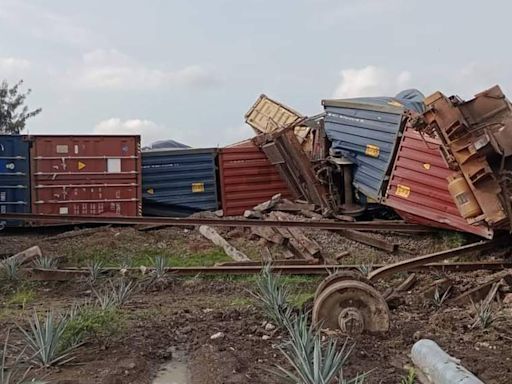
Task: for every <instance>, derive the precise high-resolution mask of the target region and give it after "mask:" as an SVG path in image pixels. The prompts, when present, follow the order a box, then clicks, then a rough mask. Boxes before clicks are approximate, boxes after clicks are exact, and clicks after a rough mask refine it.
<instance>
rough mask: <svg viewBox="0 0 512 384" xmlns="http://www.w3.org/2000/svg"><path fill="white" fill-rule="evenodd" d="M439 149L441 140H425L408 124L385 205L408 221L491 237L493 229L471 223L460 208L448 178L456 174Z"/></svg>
mask: <svg viewBox="0 0 512 384" xmlns="http://www.w3.org/2000/svg"><path fill="white" fill-rule="evenodd" d="M440 146H441V142H440V141H439V140H437V139H434V138H429V137H424V136H422V135H421V134H420V133H418V132H417V131H415V130H414V129H413V128H411V127H410V126H409V125H407V127H406V128H405V130H404V133H403V137H402V140H401V141H400V145H399V148H398V151H397V154H396V158H395V162H394V164H393V167H392V171H391V177H390V181H389V185H388V188H387V191H386V196H385V199H384V200H383V201H382V204H384V205H386V206H388V207H391V208H393V209H394V210H395V211H396V212H397V213H398V214H399V215H400V216H401V217H402V218H403V219H404V220H405V221H407V222H411V223H418V224H422V225H429V226H433V227H436V228H446V229H452V230H456V231H463V232H469V233H474V234H476V235H479V236H482V237H485V238H492V237H493V231H492V229H490V228H489V227H488V226H487V225H484V224H481V225H471V224H469V223H468V222H467V221H466V220H465V219H464V218H463V217H462V216H461V214H460V212H459V210H458V209H457V205H456V204H455V202H454V200H453V198H452V196H451V194H450V191H449V182H448V179H447V178H448V177H449V176H450V175H451V174H452V173H453V171H452V170H450V168H449V167H448V165H447V164H446V162H445V160H444V158H443V156H442V154H441V149H440Z"/></svg>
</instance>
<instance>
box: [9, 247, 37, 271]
mask: <svg viewBox="0 0 512 384" xmlns="http://www.w3.org/2000/svg"><path fill="white" fill-rule="evenodd" d="M42 255H43V253H42V252H41V248H39V246H37V245H34V246H33V247H30V248H27V249H25V250H24V251H21V252H18V253H17V254H15V255H13V256H11V257H8V258H7V259H5V260H2V261H0V268H3V266H4V265H6V264H9V263H12V262H14V261H15V262H16V263H17V264H19V265H22V264H25V263H28V262H30V261H32V260H35V259H36V258H38V257H41V256H42Z"/></svg>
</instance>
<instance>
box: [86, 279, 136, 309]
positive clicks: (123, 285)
mask: <svg viewBox="0 0 512 384" xmlns="http://www.w3.org/2000/svg"><path fill="white" fill-rule="evenodd" d="M109 284H110V285H109V288H105V289H103V290H100V291H97V290H93V292H94V294H95V295H96V301H97V303H98V305H99V306H100V308H101V309H104V310H106V309H111V308H116V307H120V306H121V305H123V304H125V303H126V301H127V300H128V299H129V298H130V296H131V295H132V294H133V293H134V292H135V287H136V286H135V284H133V282H131V281H129V282H126V281H125V280H124V279H122V280H119V282H118V283H117V285H116V284H114V283H113V282H112V280H110V281H109Z"/></svg>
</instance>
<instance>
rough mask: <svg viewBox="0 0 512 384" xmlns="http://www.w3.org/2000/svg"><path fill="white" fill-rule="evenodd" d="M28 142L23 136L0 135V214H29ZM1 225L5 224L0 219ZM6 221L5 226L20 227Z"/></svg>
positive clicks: (17, 223) (13, 222) (15, 223)
mask: <svg viewBox="0 0 512 384" xmlns="http://www.w3.org/2000/svg"><path fill="white" fill-rule="evenodd" d="M29 170H30V160H29V142H28V141H27V140H26V138H25V136H19V135H0V213H30V211H31V210H30V171H29ZM0 223H1V224H5V222H2V220H1V219H0ZM21 224H22V222H19V221H8V222H7V225H9V226H16V225H21Z"/></svg>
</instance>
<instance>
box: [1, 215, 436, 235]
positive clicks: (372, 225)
mask: <svg viewBox="0 0 512 384" xmlns="http://www.w3.org/2000/svg"><path fill="white" fill-rule="evenodd" d="M1 220H24V221H26V222H30V223H34V224H35V223H45V222H46V223H48V222H50V223H51V222H54V223H55V222H59V223H66V224H115V225H162V226H194V225H209V226H212V227H214V226H216V227H288V228H292V227H299V228H310V229H325V230H340V229H354V230H358V231H400V232H432V231H433V229H432V228H430V227H425V226H421V225H416V224H408V223H404V222H403V221H391V220H390V221H359V222H340V221H328V220H325V221H274V220H249V219H206V218H169V217H139V216H121V217H101V216H72V215H65V216H64V215H35V214H27V213H23V214H21V213H16V214H14V213H5V214H0V221H1Z"/></svg>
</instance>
